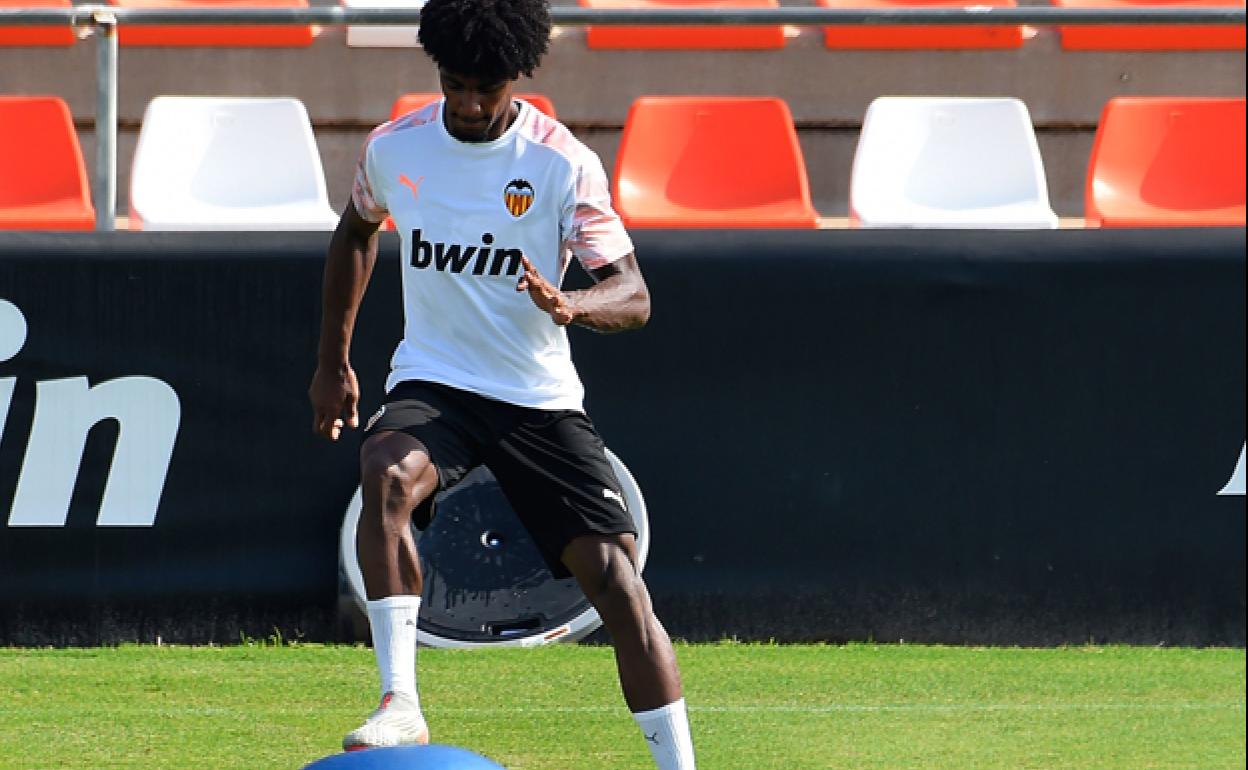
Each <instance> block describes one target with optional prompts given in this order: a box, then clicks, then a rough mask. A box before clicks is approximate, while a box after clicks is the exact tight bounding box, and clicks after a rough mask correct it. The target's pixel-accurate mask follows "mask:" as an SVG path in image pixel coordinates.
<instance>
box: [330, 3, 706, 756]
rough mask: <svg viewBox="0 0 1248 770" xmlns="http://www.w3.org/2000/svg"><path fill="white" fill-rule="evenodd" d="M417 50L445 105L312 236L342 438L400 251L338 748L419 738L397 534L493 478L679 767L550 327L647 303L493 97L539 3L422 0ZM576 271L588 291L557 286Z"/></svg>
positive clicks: (688, 750)
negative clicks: (450, 494) (381, 237)
mask: <svg viewBox="0 0 1248 770" xmlns="http://www.w3.org/2000/svg"><path fill="white" fill-rule="evenodd" d="M419 35H420V42H421V44H422V45H423V47H424V49H425V52H426V53H427V54H429V56H430V57H431V58H432V59H433V62H434V63H435V64H436V65H437V68H438V73H439V78H440V82H441V88H442V93H443V96H444V98H443V99H442V100H440V101H438V102H435V103H433V104H430V105H429V106H427V107H424V108H422V109H419V110H417V111H415V112H413V113H411V114H409V115H406V116H404V117H401V118H399V119H397V120H395V121H392V122H390V123H386V124H384V125H382V126H380V127H378V128H377V129H376V130H374V131H373V132H372V134H371V135H370V136H369V138H368V140H367V142H366V143H365V146H364V150H363V152H362V154H361V157H360V160H359V164H358V167H357V170H356V175H355V181H354V185H353V188H352V193H351V201H350V202H349V203H348V204H347V206H346V209H345V211H344V212H343V215H342V218H341V221H340V222H339V224H338V228H337V230H336V231H335V232H334V235H333V237H332V239H331V240H330V245H329V250H328V254H327V257H326V264H325V275H324V287H323V296H322V303H323V317H322V324H321V337H320V346H319V350H318V365H317V370H316V373H315V375H314V376H313V379H312V384H311V387H310V388H309V397H310V399H311V402H312V407H313V412H314V421H315V426H314V427H315V430H316V431H317V432H319V433H320V434H322V435H324V436H325V437H327V438H329V439H331V440H337V439H338V438H339V436H340V435H341V433H342V431H343V429H344V428H354V427H357V425H358V422H359V420H358V414H357V403H358V398H359V395H358V387H359V386H358V383H357V381H356V376H355V373H354V371H353V370H352V368H351V364H350V361H349V349H350V344H351V336H352V333H353V331H354V326H355V317H356V312H357V310H358V308H359V303H360V300H361V298H362V296H363V294H364V290H365V287H366V285H367V283H368V281H369V278H370V276H371V274H372V270H373V266H374V264H375V261H376V253H377V237H376V233H377V229H378V226H379V224H380V223H381V222H382V221H383V220H384V219H385V218H386V217H387V216H390V217H391V218H392V219H393V221H394V223H395V226H396V228H397V229H398V231H399V233H400V234H401V238H402V249H401V259H400V270H401V273H402V285H403V302H404V311H405V328H404V334H403V338H402V340H401V341H400V342H399V344H398V347H397V349H396V350H395V352H394V356H393V359H392V362H391V372H390V376H389V378H388V380H387V383H386V390H387V395H386V399H385V402H384V404H383V406H382V408H381V410H380V411H378V412H377V414H376V415H374V416H373V417H372V418H371V419H370V420H369V421H368V424H367V425H366V426H365V429H364V436H363V442H362V444H361V448H360V475H361V487H362V490H363V510H362V513H361V516H360V522H359V528H358V541H357V548H358V553H359V560H360V566H361V570H362V572H363V574H364V584H365V588H366V591H367V594H368V597H367V598H368V619H369V625H370V628H371V631H372V638H373V646H374V651H375V654H376V659H377V666H378V669H379V670H380V675H381V692H382V697H381V704H380V705H379V706H378V708H377V710H376V711H374V712H373V714H372V715H371V716H369V717H368V719H367V721H365V722H364V724H363V725H361V726H360V727H359V728H357V729H355V730H353V731H351V732H350V733H349V734H348V735H347V736H346V738H345V739H344V740H343V746H344V748H345V749H347V750H351V749H357V748H366V747H370V746H389V745H396V744H409V743H427V742H428V741H429V730H428V728H427V726H426V722H425V719H424V716H423V715H422V711H421V705H420V698H419V695H418V691H417V682H416V661H415V659H416V621H417V614H418V611H419V608H420V597H421V589H422V577H421V570H420V560H419V557H418V556H417V553H416V548H415V544H414V542H413V539H412V536H411V529H410V526H411V524H412V523H413V521H414V522H415V524H416V525H417V526H418V527H420V526H424V525H427V524H428V522H429V520H430V519H431V518H432V516H433V515H434V513H435V512H434V510H433V500H434V496H435V494H436V493H437V492H438V491H440V490H445V489H448V488H450V487H452V486H454V485H455V484H456V483H457V482H458V481H460V480H461V479H463V477H464V476H465V475H466V474H467V473H468V471H469V470H471V469H472V468H473V467H475V466H477V465H480V464H485V465H486V466H488V467H489V468H490V470H491V471H492V472H493V474H494V476H495V477H496V478H497V479H498V481H499V483H500V485H501V486H502V488H503V491H504V493H505V494H506V496H507V498H508V499H509V500H510V502H511V503H512V507H513V508H514V509H515V510H516V513H517V515H518V516H519V517H520V519H521V520H522V521H523V522H524V524H525V526H526V527H527V528H528V530H529V531H530V533H531V534H532V536H533V539H534V541H535V542H536V543H537V545H538V548H539V549H540V550H541V552H542V555H543V557H544V558H545V560H546V562H547V563H548V565H549V566H550V569H551V571H552V572H553V573H554V574H555V575H556V576H557V577H566V576H568V575H572V576H574V577H575V578H576V580H577V582H578V584H579V586H580V587H581V589H582V590H583V591H584V592H585V595H586V596H587V597H588V598H589V600H590V601H591V602H592V603H593V605H594V607H595V608H596V609H597V610H598V613H599V615H600V616H601V617H602V620H603V622H604V624H605V625H606V627H607V630H608V631H609V632H610V635H611V638H612V641H613V643H614V646H615V657H616V663H617V668H618V673H619V678H620V685H621V688H622V690H623V693H624V699H625V702H626V703H627V704H628V707H629V708H630V709H631V710H632V712H633V714H634V717H635V718H636V721H637V723H638V725H639V726H640V728H641V732H642V735H643V737H644V738H645V742H646V744H647V745H648V746H649V747H650V750H651V753H652V755H653V756H654V759H655V762H656V764H657V766H658V767H659V769H660V770H692V768H693V767H694V758H693V746H692V741H691V739H690V735H689V723H688V719H687V716H686V712H685V702H684V698H683V695H682V691H681V683H680V672H679V670H678V668H677V665H676V656H675V653H674V651H673V650H672V645H671V642H670V640H669V639H668V636H667V633H666V631H664V629H663V626H662V625H661V624H660V623H659V620H658V619H657V618H656V617H655V614H654V610H653V608H652V607H651V603H650V596H649V593H648V591H647V589H646V586H645V584H644V583H643V581H642V578H641V575H640V574H639V572H638V568H637V549H636V532H635V527H634V525H633V521H632V518H631V516H630V515H629V513H628V511H627V510H625V507H624V502H623V498H622V496H621V489H620V485H619V482H618V481H617V480H616V478H615V475H614V473H613V471H612V469H611V466H610V464H609V463H608V460H607V458H606V455H605V450H604V446H603V442H602V440H601V439H600V438H599V437H598V435H597V433H596V432H595V429H594V426H593V424H592V423H591V422H590V420H589V418H588V417H587V416H586V415H585V413H584V411H583V410H582V396H583V389H582V386H581V383H580V380H579V378H578V376H577V373H576V370H575V368H574V367H573V365H572V360H571V355H570V351H569V347H568V340H567V335H566V329H565V327H566V326H567V325H568V324H580V325H581V326H585V327H588V328H590V329H594V330H596V331H600V332H615V331H623V330H627V329H634V328H637V327H640V326H642V325H643V324H645V322H646V320H647V319H648V317H649V315H650V298H649V293H648V291H647V288H646V284H645V281H644V280H643V278H642V275H641V271H640V269H639V268H638V265H637V260H636V258H635V256H634V254H633V245H632V242H631V240H630V239H629V237H628V234H627V233H626V231H625V230H624V227H623V225H622V224H621V222H620V219H619V217H618V215H617V214H616V213H615V211H614V210H613V209H612V208H611V202H610V196H609V194H608V184H607V179H606V174H605V172H604V171H603V168H602V163H601V161H600V160H599V159H598V157H597V156H596V155H595V154H594V153H593V152H592V151H590V150H589V149H588V148H587V147H585V146H584V145H583V144H582V143H581V142H580V141H578V140H577V139H576V138H575V137H574V136H573V135H572V134H571V132H569V131H568V129H567V128H565V127H564V126H563V125H561V124H560V123H558V122H556V121H554V120H552V119H550V118H548V117H546V116H545V115H543V114H542V113H541V112H539V111H538V110H536V109H534V108H533V107H532V106H531V105H529V104H527V103H526V102H524V101H522V100H519V99H516V98H514V97H513V94H512V92H513V87H514V86H515V84H516V82H517V81H518V80H519V78H520V76H521V75H527V76H531V75H532V74H533V70H534V69H535V68H536V67H537V65H538V63H539V61H540V59H541V57H542V55H543V54H545V52H546V50H547V45H548V41H549V38H550V14H549V9H548V8H547V6H546V3H545V0H429V2H428V3H427V4H426V5H425V6H424V9H423V11H422V12H421V21H420V33H419ZM572 257H575V258H577V259H578V260H580V263H581V265H582V266H583V267H584V268H585V269H586V271H587V272H588V273H589V274H590V275H591V276H592V277H593V279H594V284H593V285H592V286H591V287H589V288H587V289H583V290H579V291H563V290H561V289H560V283H561V280H562V278H563V275H564V272H565V270H566V268H567V266H568V264H569V260H570V259H571V258H572Z"/></svg>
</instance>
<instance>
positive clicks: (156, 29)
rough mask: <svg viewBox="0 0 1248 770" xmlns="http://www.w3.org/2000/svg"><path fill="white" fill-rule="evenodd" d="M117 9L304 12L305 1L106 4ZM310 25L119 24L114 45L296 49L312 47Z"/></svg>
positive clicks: (123, 0) (120, 0)
mask: <svg viewBox="0 0 1248 770" xmlns="http://www.w3.org/2000/svg"><path fill="white" fill-rule="evenodd" d="M109 2H111V3H112V4H113V5H116V6H118V7H120V8H185V9H188V10H190V9H201V8H307V7H308V2H307V0H109ZM318 32H319V30H318V28H316V27H314V26H312V25H310V24H309V25H290V24H229V25H225V24H222V25H215V24H214V25H191V24H187V25H168V26H164V25H160V26H155V25H146V24H122V25H121V26H120V27H119V29H118V33H117V41H118V42H119V43H120V44H121V45H127V46H131V45H132V46H179V47H189V46H207V47H234V48H249V47H256V48H297V47H302V46H309V45H312V39H313V38H315V37H316V35H317V33H318Z"/></svg>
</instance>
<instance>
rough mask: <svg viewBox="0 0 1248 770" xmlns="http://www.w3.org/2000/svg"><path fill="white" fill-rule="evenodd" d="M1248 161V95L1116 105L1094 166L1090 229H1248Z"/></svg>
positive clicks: (1124, 100)
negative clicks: (1247, 197) (1247, 186)
mask: <svg viewBox="0 0 1248 770" xmlns="http://www.w3.org/2000/svg"><path fill="white" fill-rule="evenodd" d="M1244 163H1245V157H1244V99H1243V98H1242V97H1240V98H1233V99H1217V98H1166V97H1119V98H1116V99H1111V100H1110V101H1109V102H1108V103H1107V104H1106V105H1105V108H1104V110H1103V111H1102V112H1101V122H1100V124H1099V125H1098V126H1097V130H1096V139H1095V141H1094V142H1093V146H1092V157H1091V161H1090V162H1089V164H1088V181H1087V189H1086V191H1085V206H1086V209H1085V218H1086V223H1087V225H1088V226H1090V227H1097V226H1100V227H1197V226H1226V227H1231V226H1238V227H1243V226H1244V224H1245V221H1244Z"/></svg>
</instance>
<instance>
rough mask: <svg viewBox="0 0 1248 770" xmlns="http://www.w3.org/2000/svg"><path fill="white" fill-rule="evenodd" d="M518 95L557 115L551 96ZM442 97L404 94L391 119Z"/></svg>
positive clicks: (397, 103) (548, 112)
mask: <svg viewBox="0 0 1248 770" xmlns="http://www.w3.org/2000/svg"><path fill="white" fill-rule="evenodd" d="M516 96H517V97H518V98H520V99H523V100H525V101H526V102H528V103H529V104H531V105H533V106H534V107H536V108H538V109H539V110H541V111H542V112H544V113H546V114H547V115H549V116H550V117H552V118H553V117H557V116H556V115H555V105H554V102H552V101H551V100H550V97H548V96H543V95H541V94H516ZM441 98H442V94H435V93H415V94H403V95H402V96H400V97H399V98H398V99H395V100H394V105H393V106H392V107H391V108H390V119H391V120H394V119H395V118H398V117H401V116H403V115H406V114H407V113H409V112H414V111H415V110H418V109H420V108H421V107H424V106H425V105H426V104H428V103H429V102H436V101H437V100H438V99H441Z"/></svg>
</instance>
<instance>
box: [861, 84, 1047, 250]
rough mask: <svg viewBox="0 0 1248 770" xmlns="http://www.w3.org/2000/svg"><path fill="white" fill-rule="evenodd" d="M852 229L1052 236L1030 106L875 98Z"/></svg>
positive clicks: (863, 141)
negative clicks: (1028, 232) (1040, 232)
mask: <svg viewBox="0 0 1248 770" xmlns="http://www.w3.org/2000/svg"><path fill="white" fill-rule="evenodd" d="M849 217H850V224H851V226H856V227H933V228H936V227H942V228H987V229H1028V228H1035V229H1051V228H1056V227H1057V215H1056V214H1055V213H1054V212H1053V209H1052V208H1051V207H1050V205H1049V192H1048V183H1047V182H1046V179H1045V173H1044V164H1043V162H1042V161H1041V158H1040V148H1039V146H1038V145H1037V143H1036V135H1035V131H1034V129H1033V127H1032V124H1031V117H1030V115H1029V114H1028V112H1027V107H1026V105H1024V104H1023V103H1022V102H1021V101H1019V100H1018V99H1011V98H957V97H925V96H912V97H907V96H891V97H880V98H878V99H876V100H875V101H873V102H871V105H870V106H869V107H868V108H867V114H866V117H865V118H864V120H863V124H862V132H861V134H860V135H859V137H858V147H857V150H856V151H855V153H854V163H853V169H852V171H851V172H850V185H849Z"/></svg>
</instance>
